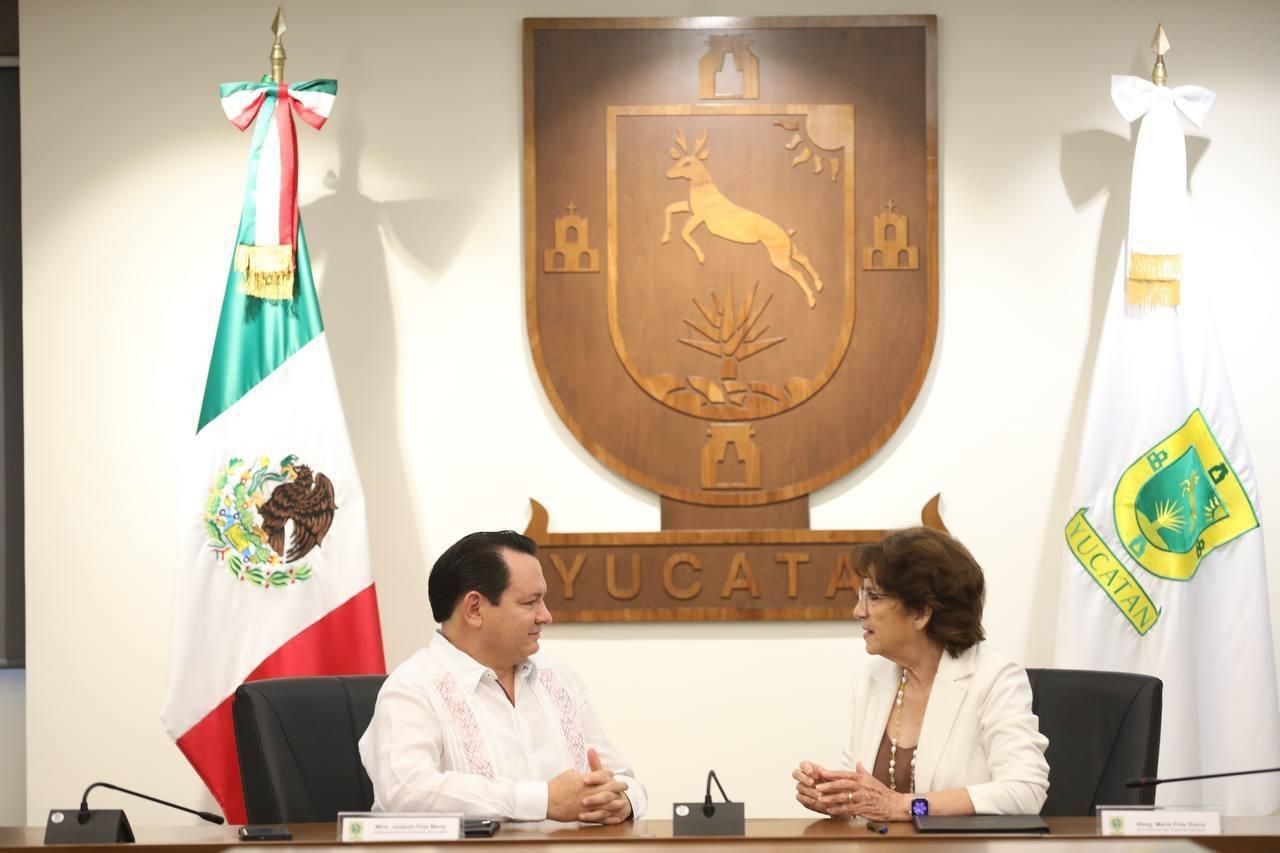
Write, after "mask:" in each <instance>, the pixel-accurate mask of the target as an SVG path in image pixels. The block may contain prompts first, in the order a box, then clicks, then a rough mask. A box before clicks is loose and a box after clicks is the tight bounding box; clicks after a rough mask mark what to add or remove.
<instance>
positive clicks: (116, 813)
mask: <svg viewBox="0 0 1280 853" xmlns="http://www.w3.org/2000/svg"><path fill="white" fill-rule="evenodd" d="M94 788H110V789H111V790H113V791H119V792H121V793H122V794H129V795H130V796H133V797H140V798H141V799H144V800H150V801H151V802H153V803H157V804H159V805H162V806H168V807H169V808H171V809H177V810H178V811H180V812H186V813H187V814H193V815H195V816H196V817H198V818H200V819H201V820H207V821H209V823H217V824H221V823H225V820H224V819H223V817H222V816H221V815H216V814H212V813H211V812H202V811H197V810H195V809H189V808H187V807H186V806H180V805H178V804H177V803H171V802H169V801H168V800H162V799H160V798H159V797H152V796H150V795H149V794H143V793H140V792H138V791H131V790H130V789H128V788H121V787H120V786H119V785H112V784H111V783H110V782H94V783H93V784H92V785H90V786H89V787H88V788H85V789H84V794H83V796H81V797H80V808H79V809H52V810H50V812H49V820H48V823H46V824H45V829H44V843H45V844H79V845H88V844H132V843H133V841H134V838H133V827H131V826H129V818H127V817H125V814H124V811H123V810H122V809H91V808H89V792H90V791H92V790H93V789H94Z"/></svg>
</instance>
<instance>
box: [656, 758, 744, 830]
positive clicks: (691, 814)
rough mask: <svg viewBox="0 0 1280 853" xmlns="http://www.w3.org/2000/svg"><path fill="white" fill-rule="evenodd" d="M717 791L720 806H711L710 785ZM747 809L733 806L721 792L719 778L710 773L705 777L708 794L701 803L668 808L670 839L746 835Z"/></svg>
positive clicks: (679, 804)
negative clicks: (713, 783) (722, 800)
mask: <svg viewBox="0 0 1280 853" xmlns="http://www.w3.org/2000/svg"><path fill="white" fill-rule="evenodd" d="M712 782H715V783H716V787H717V788H719V789H720V796H721V797H724V802H723V803H713V802H711V783H712ZM746 825H747V821H746V806H745V805H744V804H743V803H735V802H733V801H732V800H730V799H729V795H728V794H726V793H725V792H724V785H721V784H720V777H719V776H717V775H716V771H714V770H712V771H711V772H710V773H708V774H707V793H706V796H705V797H703V800H702V802H700V803H672V804H671V832H672V834H673V835H675V836H677V837H679V836H685V835H739V836H740V835H745V834H746Z"/></svg>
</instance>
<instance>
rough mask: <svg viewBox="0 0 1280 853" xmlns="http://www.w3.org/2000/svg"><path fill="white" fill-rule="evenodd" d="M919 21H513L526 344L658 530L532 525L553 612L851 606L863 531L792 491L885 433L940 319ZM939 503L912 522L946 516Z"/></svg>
mask: <svg viewBox="0 0 1280 853" xmlns="http://www.w3.org/2000/svg"><path fill="white" fill-rule="evenodd" d="M935 43H936V21H935V19H934V18H933V17H931V16H917V17H876V18H803V19H787V18H754V19H753V18H742V19H706V18H699V19H690V20H674V19H653V20H626V19H616V20H607V19H546V20H526V21H525V250H526V251H525V281H526V311H527V322H528V329H529V341H530V346H531V348H532V352H533V357H534V361H535V364H536V366H537V370H538V375H539V376H540V377H541V380H542V384H543V387H544V388H545V390H546V392H547V395H548V397H549V398H550V399H551V402H552V404H553V405H554V407H555V409H556V411H557V412H558V413H559V415H560V417H561V418H562V419H563V420H564V422H565V423H566V424H567V425H568V426H569V428H570V429H571V430H572V431H573V433H574V435H575V436H577V438H578V440H579V441H581V442H582V444H583V445H584V446H585V447H586V448H587V449H588V450H589V451H590V452H591V453H592V454H593V455H594V456H595V457H596V458H597V459H599V460H600V461H601V462H603V463H604V464H605V465H607V466H608V467H610V468H611V469H613V470H614V471H616V472H617V473H619V474H621V475H622V476H624V477H626V478H627V479H629V480H632V481H633V482H635V483H637V484H639V485H641V486H643V487H645V488H647V489H651V490H652V491H654V492H657V493H658V494H659V495H661V500H662V526H663V530H662V531H655V532H654V533H651V534H609V533H594V534H572V533H550V532H548V527H549V522H548V517H547V512H546V510H544V509H543V508H542V507H541V506H540V505H539V504H537V503H536V502H535V503H534V514H533V520H532V522H531V523H530V528H529V532H530V534H531V535H533V536H534V538H536V539H537V540H538V541H539V543H540V545H541V546H542V560H543V564H544V568H545V569H546V571H547V578H548V584H549V588H550V589H549V592H548V600H549V604H550V605H551V607H552V610H553V612H554V613H555V615H556V616H557V618H560V619H567V620H570V621H572V620H582V621H591V620H627V621H636V620H675V619H680V620H685V619H738V618H742V619H765V618H843V617H846V616H848V615H849V614H850V613H851V612H852V608H853V604H854V600H855V598H856V592H855V590H856V587H857V585H858V582H857V579H856V578H855V577H854V575H853V573H852V568H851V565H852V558H853V551H854V549H856V548H857V547H858V545H859V543H862V542H866V541H871V540H874V539H876V538H878V537H879V536H880V535H881V533H882V532H881V531H877V530H843V531H813V530H810V529H809V525H808V522H809V512H808V495H809V494H810V493H811V492H812V491H814V490H815V489H818V488H821V487H822V486H825V485H827V484H829V483H831V482H833V481H835V480H836V479H837V478H839V477H841V476H843V475H845V474H847V473H848V472H850V471H851V470H853V469H854V468H855V467H857V466H858V465H859V464H861V463H862V462H864V461H865V460H866V459H867V458H868V457H870V456H871V454H872V453H874V452H875V451H876V450H877V449H878V448H880V447H881V446H882V445H883V444H884V443H885V442H886V441H887V440H888V439H889V437H890V436H891V435H892V434H893V432H894V430H895V429H897V427H898V425H899V424H900V423H901V422H902V419H903V418H904V417H905V416H906V414H907V412H908V410H909V409H910V407H911V405H912V403H913V402H914V400H915V398H916V395H917V394H918V392H919V390H920V387H921V385H922V383H923V381H924V377H925V373H926V371H927V370H928V366H929V361H930V358H931V356H932V353H933V342H934V335H935V331H936V327H937V314H938V239H937V218H938V203H937V105H936V95H935V93H936V79H935V78H936V67H935V56H936V50H935ZM934 506H935V505H934V504H931V505H930V508H927V510H926V521H927V522H930V523H933V524H939V525H940V524H941V522H940V520H939V519H938V518H937V513H936V509H934V508H933V507H934Z"/></svg>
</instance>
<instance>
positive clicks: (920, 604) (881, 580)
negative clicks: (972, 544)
mask: <svg viewBox="0 0 1280 853" xmlns="http://www.w3.org/2000/svg"><path fill="white" fill-rule="evenodd" d="M855 571H856V572H857V574H858V576H859V577H862V578H866V579H868V580H870V581H871V582H872V583H874V584H876V585H877V586H878V587H880V589H881V590H883V591H884V592H886V593H888V594H889V595H891V596H893V597H895V598H897V599H898V600H899V601H900V602H901V603H902V606H903V607H904V608H906V609H907V610H908V611H913V612H919V611H921V610H923V609H925V608H926V607H927V608H930V609H931V610H932V611H933V615H932V616H931V617H930V619H929V624H928V625H926V626H925V635H926V636H928V637H929V639H931V640H933V641H934V642H935V643H937V644H938V645H940V646H942V647H943V648H944V649H946V650H947V652H948V653H949V654H950V655H951V656H952V657H955V656H957V655H959V654H960V653H961V652H963V651H964V650H965V649H967V648H969V647H970V646H972V645H974V644H975V643H978V642H980V641H982V640H983V639H985V636H986V635H985V634H984V633H983V631H982V605H983V602H984V600H985V598H986V584H985V582H984V580H983V577H982V567H981V566H979V565H978V561H977V560H975V559H974V558H973V555H972V554H970V553H969V549H968V548H966V547H964V546H963V545H961V544H960V543H959V542H958V541H957V540H956V539H954V538H952V537H951V536H949V535H947V534H946V533H942V532H941V531H938V530H931V529H930V528H927V527H908V528H906V529H905V530H897V531H894V532H893V533H890V534H889V535H888V536H886V537H884V538H883V539H881V540H880V541H879V542H875V543H872V544H870V545H864V546H863V547H862V548H861V550H860V551H859V552H858V564H857V567H856V569H855Z"/></svg>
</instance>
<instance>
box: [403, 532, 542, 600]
mask: <svg viewBox="0 0 1280 853" xmlns="http://www.w3.org/2000/svg"><path fill="white" fill-rule="evenodd" d="M507 550H509V551H516V552H517V553H520V554H529V555H536V554H537V553H538V543H536V542H534V541H533V540H532V539H530V538H529V537H528V536H524V535H522V534H520V533H516V532H515V531H514V530H495V531H486V530H482V531H480V532H478V533H470V534H467V535H466V536H463V537H462V538H461V539H459V540H458V541H457V542H454V543H453V544H452V545H450V546H449V548H448V550H446V551H445V552H444V553H443V554H441V555H440V559H438V560H436V564H435V565H434V566H433V567H432V568H431V577H429V578H428V579H427V598H428V599H429V600H430V601H431V615H432V617H434V618H435V620H436V621H437V622H446V621H448V619H449V617H450V616H452V615H453V609H454V608H455V607H457V606H458V602H459V601H461V600H462V597H463V596H465V595H466V594H467V593H468V592H471V591H472V590H475V591H476V592H478V593H480V594H481V595H483V596H484V597H485V598H486V599H488V601H489V603H490V604H497V603H498V601H499V599H501V598H502V593H503V592H504V591H506V588H507V586H508V585H509V584H510V583H511V572H510V571H509V570H508V569H507V563H506V560H504V559H503V557H502V552H503V551H507Z"/></svg>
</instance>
